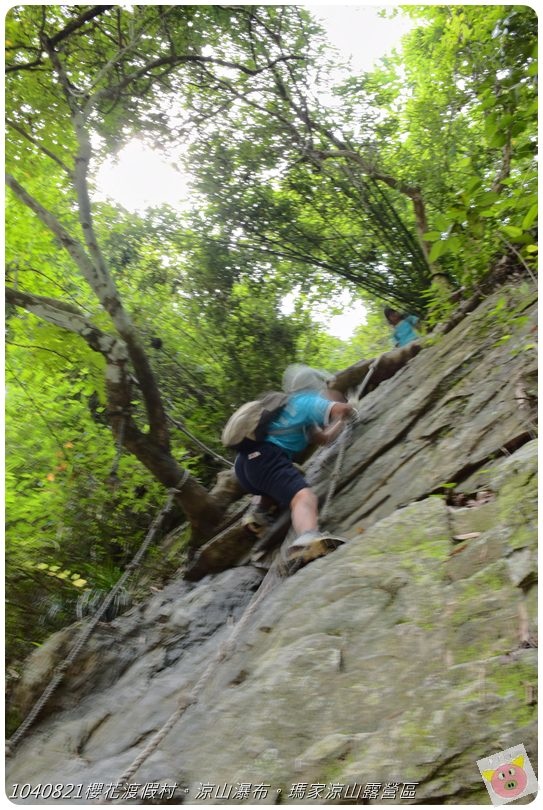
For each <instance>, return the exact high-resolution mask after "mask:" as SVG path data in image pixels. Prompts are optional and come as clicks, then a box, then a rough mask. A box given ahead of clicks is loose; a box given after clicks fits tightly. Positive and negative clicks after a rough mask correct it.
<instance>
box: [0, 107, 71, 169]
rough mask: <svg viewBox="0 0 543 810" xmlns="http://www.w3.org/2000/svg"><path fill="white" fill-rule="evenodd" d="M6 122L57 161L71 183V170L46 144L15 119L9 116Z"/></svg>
mask: <svg viewBox="0 0 543 810" xmlns="http://www.w3.org/2000/svg"><path fill="white" fill-rule="evenodd" d="M6 124H7V125H8V127H11V129H14V130H15V131H16V132H18V133H19V135H22V136H23V138H26V140H27V141H29V142H30V143H31V144H33V145H34V146H36V147H37V148H38V149H39V150H40V151H41V152H43V154H44V155H47V157H49V158H51V160H54V161H55V163H57V164H58V165H59V166H60V168H61V169H62V171H63V172H65V173H66V174H67V175H68V177H69V178H70V180H71V181H72V183H73V180H74V174H73V171H72V170H71V169H70V168H69V167H68V166H67V165H66V164H65V163H64V161H63V160H61V159H60V158H59V157H58V155H55V153H54V152H51V151H50V150H49V149H48V148H47V147H46V146H44V145H43V144H41V143H40V142H39V141H37V140H36V138H34V137H33V136H32V135H30V134H29V133H28V132H26V130H24V129H23V128H22V127H21V126H19V124H16V123H15V121H11V120H10V119H9V118H6Z"/></svg>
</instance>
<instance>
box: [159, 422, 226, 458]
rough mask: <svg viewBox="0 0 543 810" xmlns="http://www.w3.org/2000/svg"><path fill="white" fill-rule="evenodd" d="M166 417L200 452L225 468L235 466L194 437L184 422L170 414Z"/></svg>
mask: <svg viewBox="0 0 543 810" xmlns="http://www.w3.org/2000/svg"><path fill="white" fill-rule="evenodd" d="M166 416H167V418H168V419H169V420H170V422H171V423H172V425H175V427H176V428H177V429H178V430H180V431H181V432H182V433H184V434H185V436H188V438H189V439H190V440H191V441H192V442H194V444H195V445H196V446H197V447H199V448H200V450H203V452H204V453H207V454H208V455H209V456H212V458H214V459H215V460H216V461H219V462H220V463H221V464H222V465H223V466H224V467H233V466H234V465H233V463H232V462H231V461H228V459H227V458H224V456H221V455H220V454H219V453H216V452H215V451H214V450H212V449H211V447H208V446H207V445H205V444H204V443H203V442H202V441H200V439H198V438H197V437H196V436H195V435H194V433H191V431H190V430H189V429H188V428H187V427H186V426H185V425H184V424H183V423H182V422H180V421H179V420H178V419H174V418H173V416H170V414H169V413H168V414H166Z"/></svg>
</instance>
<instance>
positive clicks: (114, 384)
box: [6, 288, 221, 538]
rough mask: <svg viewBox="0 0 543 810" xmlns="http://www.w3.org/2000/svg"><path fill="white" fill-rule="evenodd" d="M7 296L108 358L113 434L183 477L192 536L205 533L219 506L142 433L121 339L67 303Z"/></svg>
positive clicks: (163, 477) (157, 466) (149, 461)
mask: <svg viewBox="0 0 543 810" xmlns="http://www.w3.org/2000/svg"><path fill="white" fill-rule="evenodd" d="M6 299H7V301H9V303H11V304H13V305H14V306H18V307H22V308H23V309H26V310H27V311H28V312H32V313H33V314H35V315H36V316H38V317H39V318H42V319H43V320H46V321H48V322H49V323H52V324H54V325H55V326H58V327H60V328H61V329H67V330H68V331H70V332H74V333H76V334H78V335H80V336H81V337H82V338H83V339H84V340H85V341H86V343H87V344H88V346H90V348H91V349H93V350H94V351H97V352H100V353H101V354H102V355H103V356H104V358H105V360H106V394H107V400H108V409H107V414H108V418H109V421H110V423H111V427H112V430H113V434H114V436H115V437H116V438H117V439H118V438H119V437H120V436H122V440H123V444H124V446H125V447H126V448H127V449H128V450H129V452H131V453H133V454H134V455H135V456H136V458H138V459H139V461H141V463H142V464H143V465H144V466H145V467H147V469H148V470H150V472H151V473H152V474H153V475H154V476H155V477H156V478H157V479H158V481H160V482H161V483H162V484H163V485H164V486H166V487H176V486H177V485H178V484H179V482H180V480H181V479H183V481H184V483H183V486H182V488H181V489H180V491H179V493H178V495H177V499H178V501H179V503H180V505H181V507H182V508H183V511H184V512H185V514H186V515H187V518H188V519H189V520H190V522H191V524H192V526H193V528H194V529H195V531H196V537H200V538H201V537H202V536H203V537H205V536H207V537H209V536H210V534H211V533H212V531H213V530H214V529H215V526H216V525H217V522H218V521H219V519H220V517H221V510H220V509H219V508H218V506H217V504H216V503H215V502H214V501H213V499H212V498H210V497H209V495H208V492H207V490H206V489H205V488H204V487H203V486H202V485H201V484H200V483H199V482H198V481H196V479H194V478H192V476H190V475H189V474H188V473H186V472H184V470H183V468H182V467H181V466H180V465H179V464H178V463H177V462H176V460H175V459H174V458H173V456H172V455H171V453H170V451H169V448H167V447H163V446H161V445H159V444H158V443H157V442H156V441H155V440H154V439H153V437H152V436H151V434H145V433H143V432H142V431H141V430H140V429H139V428H138V426H137V425H136V423H135V421H134V419H133V418H132V416H131V412H132V405H131V400H132V396H131V392H132V387H131V382H130V374H129V369H128V360H129V354H128V349H127V346H126V344H125V343H124V341H123V340H121V339H119V338H117V337H114V336H112V335H108V334H106V333H105V332H102V331H101V330H100V329H98V327H96V326H95V325H94V324H92V323H91V322H90V321H89V320H88V319H87V318H85V316H84V315H83V314H82V313H81V312H79V311H78V310H77V308H76V307H74V306H72V305H71V304H67V303H65V302H64V301H57V300H56V299H54V298H47V297H45V296H40V295H32V294H30V293H25V292H21V291H19V290H13V289H11V288H7V289H6Z"/></svg>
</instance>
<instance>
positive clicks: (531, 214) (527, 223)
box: [522, 205, 538, 231]
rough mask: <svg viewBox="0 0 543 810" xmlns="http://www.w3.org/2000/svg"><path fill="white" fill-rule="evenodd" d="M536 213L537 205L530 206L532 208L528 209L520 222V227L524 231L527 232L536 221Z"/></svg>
mask: <svg viewBox="0 0 543 810" xmlns="http://www.w3.org/2000/svg"><path fill="white" fill-rule="evenodd" d="M537 211H538V206H537V205H532V207H531V208H530V210H529V211H528V213H527V214H526V216H525V217H524V219H523V220H522V227H523V228H524V230H525V231H527V230H528V229H529V228H531V227H532V225H533V224H534V222H535V221H536V219H537Z"/></svg>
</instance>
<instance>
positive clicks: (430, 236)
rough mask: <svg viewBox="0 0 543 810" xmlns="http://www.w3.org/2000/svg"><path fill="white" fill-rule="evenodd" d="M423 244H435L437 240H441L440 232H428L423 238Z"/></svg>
mask: <svg viewBox="0 0 543 810" xmlns="http://www.w3.org/2000/svg"><path fill="white" fill-rule="evenodd" d="M423 239H424V241H425V242H436V241H437V240H438V239H441V231H428V233H425V234H424V236H423Z"/></svg>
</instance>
